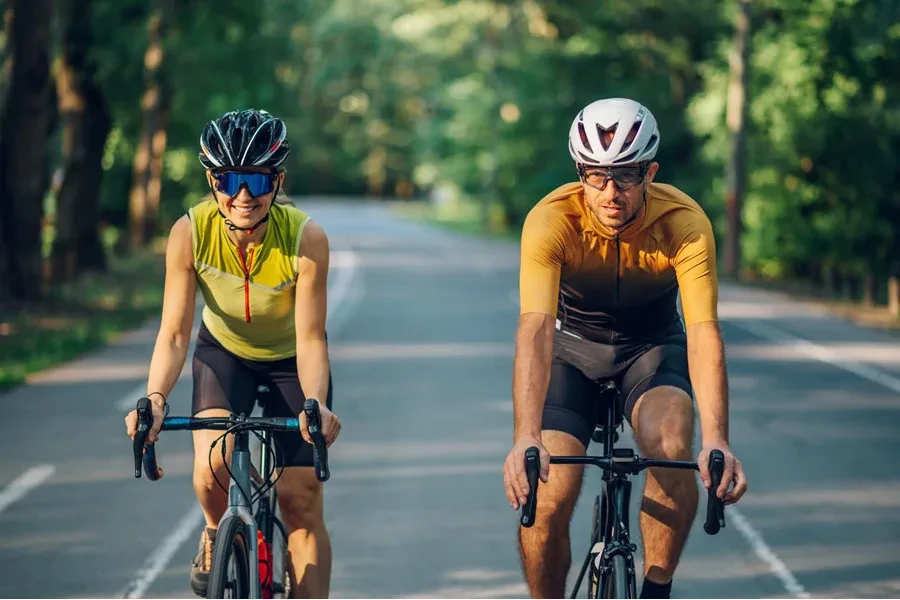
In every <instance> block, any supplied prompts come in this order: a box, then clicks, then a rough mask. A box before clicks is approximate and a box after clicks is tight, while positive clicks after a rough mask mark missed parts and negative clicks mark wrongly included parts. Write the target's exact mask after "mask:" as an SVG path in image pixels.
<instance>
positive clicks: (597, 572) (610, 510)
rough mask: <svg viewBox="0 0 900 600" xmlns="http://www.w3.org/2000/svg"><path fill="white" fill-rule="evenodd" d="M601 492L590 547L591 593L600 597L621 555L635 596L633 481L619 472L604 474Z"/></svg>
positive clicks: (595, 511) (595, 512) (635, 549)
mask: <svg viewBox="0 0 900 600" xmlns="http://www.w3.org/2000/svg"><path fill="white" fill-rule="evenodd" d="M604 479H606V484H605V485H604V489H603V494H602V496H598V497H597V502H595V510H594V514H595V525H594V529H595V531H596V532H597V533H596V534H595V536H594V537H595V540H593V544H592V547H591V551H590V560H591V575H590V591H591V596H592V597H600V592H601V591H602V590H603V589H604V587H605V585H604V584H605V583H606V580H607V578H608V577H610V576H612V570H613V557H614V556H616V555H619V556H622V558H623V559H624V563H625V569H626V571H627V572H626V580H627V581H628V587H629V590H630V592H631V597H632V598H635V597H636V584H635V578H636V575H635V567H634V552H636V551H637V546H636V545H635V544H633V543H632V542H631V540H630V538H629V537H628V526H627V523H630V512H629V503H630V501H631V481H629V480H628V479H625V478H621V477H618V476H616V475H610V476H608V477H604Z"/></svg>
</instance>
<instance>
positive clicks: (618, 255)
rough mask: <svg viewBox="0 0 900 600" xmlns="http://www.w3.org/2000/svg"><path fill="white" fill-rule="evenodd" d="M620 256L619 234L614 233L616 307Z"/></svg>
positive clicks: (617, 304)
mask: <svg viewBox="0 0 900 600" xmlns="http://www.w3.org/2000/svg"><path fill="white" fill-rule="evenodd" d="M620 256H621V251H620V249H619V235H618V234H616V296H615V305H616V307H617V308H618V306H619V257H620Z"/></svg>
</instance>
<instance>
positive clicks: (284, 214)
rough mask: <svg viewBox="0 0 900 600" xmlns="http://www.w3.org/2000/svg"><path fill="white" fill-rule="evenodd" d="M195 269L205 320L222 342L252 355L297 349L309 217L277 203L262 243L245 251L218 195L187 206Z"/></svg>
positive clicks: (281, 354)
mask: <svg viewBox="0 0 900 600" xmlns="http://www.w3.org/2000/svg"><path fill="white" fill-rule="evenodd" d="M188 215H189V217H190V219H191V227H192V234H193V235H192V238H193V250H194V270H195V271H196V272H197V281H198V284H199V286H200V290H201V291H202V293H203V300H204V302H205V304H206V306H204V307H203V323H204V324H205V325H206V327H207V329H209V331H210V333H212V335H213V337H215V338H216V339H217V340H218V341H219V343H221V344H222V345H223V346H224V347H225V348H226V349H227V350H229V351H231V352H233V353H234V354H235V355H237V356H239V357H241V358H246V359H250V360H277V359H281V358H288V357H291V356H294V355H295V354H296V352H297V346H296V332H295V329H294V301H295V284H296V280H297V269H298V261H299V254H300V252H299V250H300V238H301V237H302V235H303V228H304V227H305V226H306V223H307V222H308V221H309V216H308V215H307V214H306V213H304V212H303V211H301V210H299V209H297V208H294V207H293V206H287V205H283V204H273V205H272V209H271V210H270V212H269V221H268V227H267V228H266V232H265V234H264V236H263V241H262V243H261V244H260V245H259V246H257V247H255V248H251V249H250V250H249V251H247V252H246V253H244V252H242V251H241V250H240V249H239V248H238V246H237V245H236V244H235V243H234V242H232V241H231V239H230V238H229V237H228V233H227V230H226V225H225V219H223V218H222V217H221V216H220V215H219V207H218V205H217V204H216V202H215V201H214V200H206V201H204V202H201V203H200V204H198V205H196V206H194V207H193V208H191V209H190V210H189V211H188Z"/></svg>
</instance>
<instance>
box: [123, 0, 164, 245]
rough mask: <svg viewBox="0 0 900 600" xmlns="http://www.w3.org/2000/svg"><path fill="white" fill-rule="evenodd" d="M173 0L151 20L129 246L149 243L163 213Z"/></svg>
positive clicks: (157, 8)
mask: <svg viewBox="0 0 900 600" xmlns="http://www.w3.org/2000/svg"><path fill="white" fill-rule="evenodd" d="M171 2H172V0H156V4H155V8H154V10H153V12H152V13H151V14H150V18H149V20H148V22H147V39H148V43H147V52H146V53H145V54H144V82H145V86H146V87H145V90H144V96H143V98H142V99H141V110H142V116H141V121H142V123H141V133H140V136H139V137H138V140H137V147H136V148H135V153H134V171H133V176H132V181H131V192H130V193H129V198H128V207H129V246H130V247H131V248H132V249H137V248H141V247H143V246H145V245H146V244H147V242H148V241H149V240H150V237H151V236H152V235H153V234H154V233H155V232H156V221H157V219H158V217H159V213H158V210H159V194H160V191H161V181H162V166H161V165H162V162H161V161H162V154H163V152H164V151H165V146H166V133H165V125H164V120H165V116H164V113H166V112H167V109H166V107H167V105H168V100H167V99H166V97H167V96H168V93H169V90H168V87H167V85H166V84H165V81H164V80H163V79H164V70H163V66H164V60H165V55H164V52H163V39H164V38H165V32H166V19H167V18H168V17H169V15H170V13H171ZM157 154H158V157H159V163H158V175H157V176H156V182H157V185H156V186H155V187H154V189H152V190H151V183H152V182H153V181H154V174H153V172H154V169H155V168H156V167H157V165H155V164H154V162H155V161H154V159H155V156H156V155H157Z"/></svg>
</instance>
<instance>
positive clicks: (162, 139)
mask: <svg viewBox="0 0 900 600" xmlns="http://www.w3.org/2000/svg"><path fill="white" fill-rule="evenodd" d="M170 101H171V95H170V94H169V90H168V88H167V87H165V86H163V87H162V97H161V99H160V102H161V106H160V108H159V113H158V120H157V129H156V131H155V132H154V133H153V137H152V138H151V139H150V167H149V169H150V172H149V173H148V176H147V214H148V218H147V219H146V220H145V221H144V222H145V225H146V227H147V229H146V230H145V231H144V233H145V236H146V237H145V240H150V239H151V238H152V237H153V236H154V235H155V234H156V231H157V228H158V225H159V203H160V200H161V199H162V180H163V158H164V157H165V153H166V143H167V141H168V138H167V135H166V129H167V128H168V125H169V117H170V115H171V102H170Z"/></svg>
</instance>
